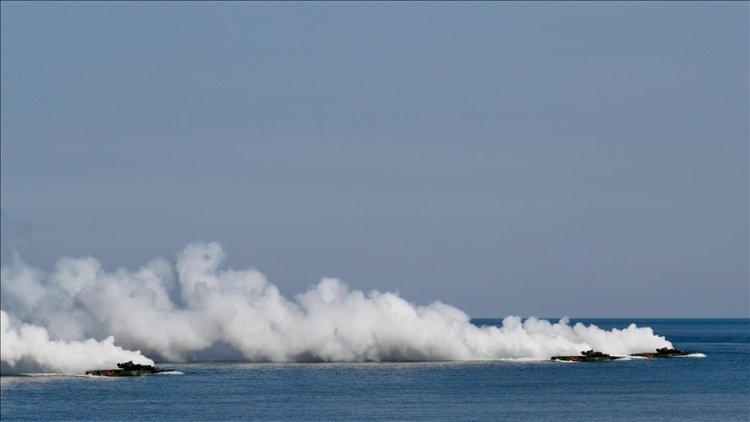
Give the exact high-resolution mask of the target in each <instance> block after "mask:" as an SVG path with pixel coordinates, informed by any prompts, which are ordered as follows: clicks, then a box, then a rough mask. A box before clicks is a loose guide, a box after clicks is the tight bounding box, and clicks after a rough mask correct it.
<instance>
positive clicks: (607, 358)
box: [552, 356, 620, 362]
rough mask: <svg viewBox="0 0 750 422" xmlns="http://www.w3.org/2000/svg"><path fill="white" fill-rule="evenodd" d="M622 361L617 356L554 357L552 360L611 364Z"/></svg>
mask: <svg viewBox="0 0 750 422" xmlns="http://www.w3.org/2000/svg"><path fill="white" fill-rule="evenodd" d="M617 359H620V358H619V357H615V356H596V357H588V356H552V360H559V361H564V362H609V361H613V360H617Z"/></svg>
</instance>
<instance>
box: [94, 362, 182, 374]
mask: <svg viewBox="0 0 750 422" xmlns="http://www.w3.org/2000/svg"><path fill="white" fill-rule="evenodd" d="M117 367H118V368H120V369H93V370H91V371H86V375H98V376H103V377H139V376H141V375H147V374H158V373H160V372H173V371H174V369H161V368H159V367H158V366H151V365H139V364H137V363H133V361H132V360H131V361H128V362H124V363H118V364H117Z"/></svg>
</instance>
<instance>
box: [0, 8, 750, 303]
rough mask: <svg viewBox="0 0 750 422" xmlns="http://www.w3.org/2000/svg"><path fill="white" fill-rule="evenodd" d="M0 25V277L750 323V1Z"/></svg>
mask: <svg viewBox="0 0 750 422" xmlns="http://www.w3.org/2000/svg"><path fill="white" fill-rule="evenodd" d="M0 7H1V11H2V14H1V28H0V31H1V34H0V35H1V36H2V37H1V50H0V51H1V59H2V60H1V61H0V66H1V71H2V73H1V76H0V79H1V85H2V86H1V88H2V89H1V90H0V92H1V94H0V99H1V104H0V115H1V118H2V126H1V129H0V152H1V155H0V188H1V190H0V207H1V208H2V236H3V262H4V263H6V262H7V261H8V260H9V259H10V258H9V256H10V254H9V253H8V251H9V250H11V249H13V250H17V251H19V252H20V254H21V257H22V258H23V259H24V260H25V261H26V262H27V263H29V264H32V265H34V266H37V267H39V268H42V269H44V270H46V271H51V270H52V269H53V268H54V266H55V263H56V262H57V260H58V259H59V258H61V257H65V256H72V257H80V256H86V255H90V256H93V257H95V258H96V259H98V260H99V261H100V262H101V263H102V265H103V266H104V267H105V268H107V269H109V270H115V269H117V268H120V267H126V268H137V267H138V266H141V265H144V264H146V263H147V262H148V261H150V260H151V259H153V258H155V257H159V256H161V257H165V258H167V259H169V260H171V261H173V262H174V260H175V258H176V256H177V254H178V253H179V252H180V251H181V250H182V249H183V248H184V247H185V246H186V245H187V244H189V243H190V242H192V241H217V242H219V243H220V244H221V245H222V247H223V249H224V251H225V252H226V254H227V261H226V265H227V266H228V267H232V268H238V269H244V268H249V267H253V268H257V269H258V270H260V271H261V272H263V273H264V274H266V275H267V276H268V278H269V279H270V280H271V282H273V283H274V284H276V285H277V286H278V287H279V288H280V289H281V291H282V292H283V293H284V294H286V295H289V296H293V295H295V294H297V293H300V292H302V291H304V290H305V289H307V288H308V287H309V286H310V285H312V284H315V283H317V282H318V281H319V280H320V279H321V277H338V278H341V279H343V280H345V281H346V282H347V283H348V284H349V285H350V286H351V287H353V288H356V289H362V290H365V291H368V290H371V289H377V290H380V291H395V292H398V293H399V294H400V295H401V296H402V297H404V298H405V299H407V300H409V301H412V302H415V303H420V304H427V303H430V302H432V301H435V300H440V301H443V302H445V303H448V304H451V305H455V306H457V307H458V308H460V309H462V310H464V311H465V312H467V313H468V314H469V315H471V316H474V317H502V316H505V315H509V314H515V315H522V316H529V315H536V316H540V317H556V316H563V315H568V316H571V317H743V316H744V317H747V316H748V315H749V314H750V311H749V308H750V305H749V301H750V293H749V283H750V282H749V277H748V253H749V251H748V179H749V177H748V176H749V175H748V114H749V110H748V4H747V3H746V2H728V3H717V2H706V3H703V2H688V3H676V2H665V3H644V2H636V3H626V2H607V3H593V2H582V3H557V2H555V3H546V2H543V3H511V2H498V3H489V2H479V3H465V2H456V3H453V2H451V3H427V2H417V3H394V2H384V3H369V2H361V3H360V2H353V3H339V2H333V3H240V2H225V3H203V2H183V3H178V2H168V3H165V2H155V3H146V2H121V3H118V2H79V3H64V2H29V3H25V2H2V5H1V6H0Z"/></svg>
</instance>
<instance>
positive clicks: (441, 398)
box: [0, 319, 750, 421]
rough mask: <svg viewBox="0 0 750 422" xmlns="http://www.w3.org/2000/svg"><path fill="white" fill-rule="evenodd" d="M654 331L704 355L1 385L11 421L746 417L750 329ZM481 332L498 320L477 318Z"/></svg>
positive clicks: (203, 370) (729, 325) (264, 368)
mask: <svg viewBox="0 0 750 422" xmlns="http://www.w3.org/2000/svg"><path fill="white" fill-rule="evenodd" d="M583 322H586V323H595V324H596V325H598V326H599V327H601V328H607V329H609V328H624V327H626V326H627V325H628V324H629V323H630V322H635V323H637V324H638V325H639V326H650V327H652V328H654V330H655V332H656V333H657V334H660V335H665V336H666V337H667V338H668V339H669V340H670V341H672V342H673V343H674V345H675V347H677V348H680V349H683V350H687V351H691V352H702V353H705V354H706V356H707V357H705V358H679V359H653V360H648V359H637V360H629V361H615V362H602V363H588V364H587V363H578V364H575V363H572V364H571V363H560V362H525V363H521V362H489V363H486V362H468V363H467V362H440V363H434V362H427V363H360V364H329V363H310V364H246V363H191V364H169V365H162V366H169V367H174V368H176V369H178V370H179V371H181V372H182V375H153V376H145V377H138V378H103V377H70V376H34V377H29V376H25V377H2V378H1V379H0V387H1V388H0V399H1V402H0V403H1V406H0V419H2V420H3V421H5V420H22V419H23V420H102V419H106V420H134V421H141V420H144V421H145V420H173V419H180V420H229V419H233V420H237V419H242V420H248V419H254V420H353V419H356V420H363V419H370V420H450V421H454V420H500V419H502V420H540V419H541V420H722V421H725V420H740V421H747V420H750V320H748V319H709V320H696V319H676V320H665V319H655V320H654V319H649V320H633V319H629V320H615V319H607V320H585V321H583ZM475 323H478V324H483V323H495V324H496V323H499V321H498V320H477V321H475Z"/></svg>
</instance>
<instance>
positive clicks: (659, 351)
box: [630, 347, 688, 359]
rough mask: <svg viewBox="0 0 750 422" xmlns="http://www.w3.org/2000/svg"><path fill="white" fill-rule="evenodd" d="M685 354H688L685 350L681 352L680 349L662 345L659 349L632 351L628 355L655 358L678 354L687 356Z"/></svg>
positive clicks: (671, 356)
mask: <svg viewBox="0 0 750 422" xmlns="http://www.w3.org/2000/svg"><path fill="white" fill-rule="evenodd" d="M687 355H688V354H687V353H686V352H683V351H682V350H678V349H668V348H666V347H662V348H661V349H656V352H647V353H633V354H631V355H630V356H635V357H640V358H649V359H655V358H676V357H678V356H687Z"/></svg>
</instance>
